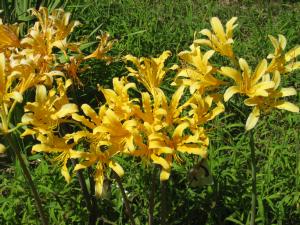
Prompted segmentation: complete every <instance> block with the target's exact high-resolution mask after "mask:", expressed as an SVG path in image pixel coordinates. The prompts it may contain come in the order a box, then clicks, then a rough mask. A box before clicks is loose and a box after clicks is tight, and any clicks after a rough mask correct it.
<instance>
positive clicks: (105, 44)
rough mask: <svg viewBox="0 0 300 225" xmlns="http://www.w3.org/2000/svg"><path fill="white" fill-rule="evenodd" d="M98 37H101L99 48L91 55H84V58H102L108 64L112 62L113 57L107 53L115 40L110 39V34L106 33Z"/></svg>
mask: <svg viewBox="0 0 300 225" xmlns="http://www.w3.org/2000/svg"><path fill="white" fill-rule="evenodd" d="M97 38H98V39H100V42H99V45H98V47H97V49H96V50H95V51H94V52H93V53H92V54H90V55H88V56H86V57H84V59H91V58H95V59H100V60H104V61H106V62H107V64H109V63H111V61H112V59H113V58H112V57H111V56H108V55H107V53H108V52H109V51H110V50H111V49H112V46H113V43H114V42H115V41H114V40H113V41H109V34H108V33H104V34H103V35H102V36H97Z"/></svg>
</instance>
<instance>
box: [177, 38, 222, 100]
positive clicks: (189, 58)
mask: <svg viewBox="0 0 300 225" xmlns="http://www.w3.org/2000/svg"><path fill="white" fill-rule="evenodd" d="M190 49H191V51H183V52H180V53H179V54H178V56H179V57H180V58H181V59H182V60H183V61H184V63H187V64H188V65H187V66H184V67H183V68H181V69H180V70H179V72H178V73H177V75H176V79H175V83H177V84H182V85H185V86H188V87H189V89H190V93H191V94H193V93H194V92H195V91H196V90H198V91H199V92H200V93H204V92H205V90H206V89H207V88H209V87H216V86H219V85H220V84H222V82H221V81H220V80H218V79H216V78H215V77H214V76H213V73H215V72H216V69H215V68H214V67H213V66H212V65H211V64H210V63H209V61H208V60H209V59H210V58H211V57H212V55H213V54H214V51H213V50H210V51H207V52H206V53H205V54H204V55H202V53H201V50H200V46H198V47H195V45H194V44H192V45H191V46H190Z"/></svg>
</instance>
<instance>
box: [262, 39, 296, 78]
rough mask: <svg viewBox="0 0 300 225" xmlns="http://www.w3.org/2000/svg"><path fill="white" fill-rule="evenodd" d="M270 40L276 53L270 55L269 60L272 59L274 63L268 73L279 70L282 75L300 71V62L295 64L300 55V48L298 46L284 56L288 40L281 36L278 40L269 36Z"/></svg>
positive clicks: (269, 67)
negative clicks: (296, 70)
mask: <svg viewBox="0 0 300 225" xmlns="http://www.w3.org/2000/svg"><path fill="white" fill-rule="evenodd" d="M269 38H270V40H271V42H272V45H273V46H274V49H275V52H274V53H273V54H269V55H268V59H272V61H271V63H270V65H269V66H268V69H267V71H268V72H275V71H276V70H277V71H279V72H280V73H287V72H291V71H293V70H295V69H299V68H300V62H299V61H296V62H295V61H294V59H295V58H296V57H297V56H299V55H300V46H296V47H294V48H292V49H291V50H289V51H288V52H287V53H285V54H284V52H283V51H284V49H285V47H286V43H287V41H286V38H285V37H284V36H283V35H281V34H280V35H278V40H277V39H276V38H275V37H273V36H272V35H269ZM291 61H293V62H291Z"/></svg>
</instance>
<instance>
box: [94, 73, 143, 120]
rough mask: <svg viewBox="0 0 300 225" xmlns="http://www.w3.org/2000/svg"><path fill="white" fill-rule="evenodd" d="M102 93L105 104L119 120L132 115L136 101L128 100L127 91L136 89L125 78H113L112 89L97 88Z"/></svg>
mask: <svg viewBox="0 0 300 225" xmlns="http://www.w3.org/2000/svg"><path fill="white" fill-rule="evenodd" d="M99 89H100V91H101V92H102V93H103V95H104V97H105V99H106V104H107V105H108V107H109V108H110V109H112V110H113V111H114V112H115V113H116V114H117V115H118V117H119V118H121V119H128V118H129V117H130V116H132V115H133V110H134V108H135V107H136V106H135V104H134V103H135V102H138V100H137V99H130V97H129V94H128V90H129V89H136V85H135V83H131V82H128V81H127V80H126V78H125V77H121V78H117V77H116V78H113V89H104V88H99Z"/></svg>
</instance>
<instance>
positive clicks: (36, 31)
mask: <svg viewBox="0 0 300 225" xmlns="http://www.w3.org/2000/svg"><path fill="white" fill-rule="evenodd" d="M31 11H32V14H33V15H34V16H35V17H36V18H37V22H35V24H34V25H33V27H31V28H30V29H29V30H28V33H27V34H26V35H25V37H23V38H21V37H20V36H19V27H18V25H9V24H3V22H2V21H1V19H0V36H1V39H0V117H1V122H0V134H1V135H6V134H7V133H9V132H11V131H12V130H14V129H16V128H15V127H13V125H12V124H11V116H12V112H13V110H14V108H15V106H16V105H17V103H21V102H22V101H23V97H24V94H25V93H26V91H27V90H29V89H32V88H36V92H37V95H36V103H35V104H31V105H30V104H29V105H27V106H26V107H25V111H31V110H36V111H37V112H39V113H34V114H32V115H34V116H38V117H40V119H41V121H40V123H38V122H37V120H39V119H38V118H31V121H35V125H36V126H37V127H40V126H41V127H40V128H39V129H38V130H39V132H41V129H44V130H47V129H48V130H49V129H50V128H47V126H49V127H53V126H54V124H55V123H56V122H55V121H54V119H52V118H54V116H51V119H50V117H49V118H47V117H48V116H50V114H49V113H50V112H49V113H48V114H43V113H44V111H45V109H44V108H45V107H55V108H56V105H57V104H58V101H54V99H53V98H55V92H56V91H55V87H57V88H58V89H59V94H60V95H62V92H63V91H62V90H61V87H62V86H70V82H71V81H70V80H66V79H67V78H66V77H70V78H72V79H73V80H75V81H77V80H78V76H77V73H78V70H79V67H80V63H81V62H82V61H83V60H85V58H86V59H88V58H98V59H102V60H105V61H107V60H108V59H109V56H107V55H106V53H107V51H109V50H110V47H108V48H107V45H108V46H110V45H111V41H109V40H108V37H107V35H106V34H105V35H104V37H105V43H103V42H100V44H99V46H98V48H97V49H96V52H98V51H99V50H98V49H101V51H102V53H101V56H98V55H97V56H96V55H94V54H92V55H90V56H86V57H85V56H84V55H83V53H82V52H81V51H80V46H81V43H72V42H69V41H68V37H69V36H70V34H71V33H72V32H73V30H74V28H75V27H76V26H78V25H79V22H78V21H71V20H70V16H71V14H70V13H65V12H64V11H63V10H62V9H56V10H53V11H52V13H51V14H49V12H48V10H47V9H46V8H43V7H41V8H40V9H39V10H36V9H32V10H31ZM103 48H104V49H105V50H102V49H103ZM56 77H61V78H60V79H59V80H57V81H55V80H56ZM62 78H64V79H65V80H66V81H65V84H62V82H64V81H62ZM76 79H77V80H76ZM55 83H56V84H55ZM52 87H53V88H54V89H53V90H51V91H50V92H49V94H48V95H47V91H46V90H47V89H49V88H52ZM60 97H62V96H60ZM62 98H64V100H63V103H61V105H60V106H61V107H66V108H67V107H68V106H65V105H64V104H66V103H67V102H68V98H67V97H66V94H65V97H62ZM50 99H51V100H50ZM44 101H45V102H49V105H48V104H47V105H44V103H45V102H44ZM51 102H52V103H51ZM51 104H52V105H51ZM50 105H51V106H50ZM40 107H41V108H40ZM57 110H58V108H56V111H57ZM62 110H65V108H62ZM51 113H53V112H52V111H51ZM51 115H52V114H51ZM61 115H62V114H60V115H59V114H58V115H57V116H58V117H60V116H61ZM29 117H31V116H30V115H29V114H27V119H29ZM43 117H46V118H44V119H43ZM42 121H47V123H45V124H42ZM0 148H1V149H2V150H1V152H3V151H4V150H3V149H4V148H5V147H4V145H3V144H0Z"/></svg>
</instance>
